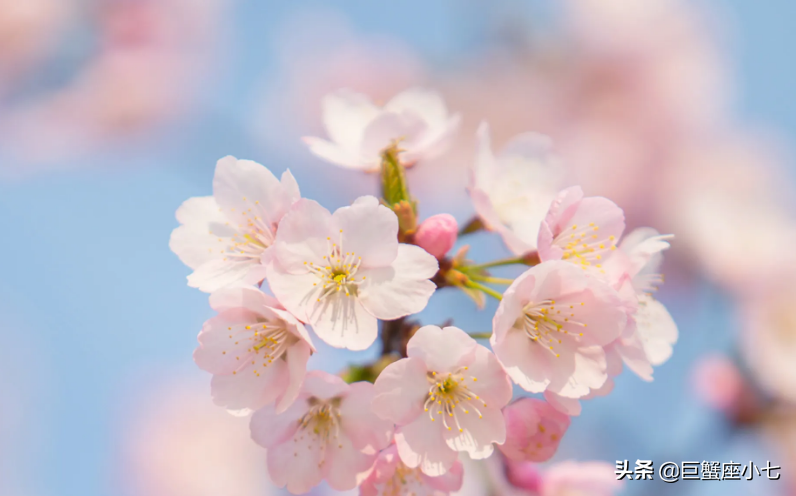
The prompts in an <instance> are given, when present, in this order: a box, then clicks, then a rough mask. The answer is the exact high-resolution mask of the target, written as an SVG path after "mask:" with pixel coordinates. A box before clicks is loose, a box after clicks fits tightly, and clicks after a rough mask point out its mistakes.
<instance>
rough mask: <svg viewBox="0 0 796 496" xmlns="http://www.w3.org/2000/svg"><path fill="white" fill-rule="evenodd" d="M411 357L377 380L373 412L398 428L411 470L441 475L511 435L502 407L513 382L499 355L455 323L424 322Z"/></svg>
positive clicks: (413, 341)
mask: <svg viewBox="0 0 796 496" xmlns="http://www.w3.org/2000/svg"><path fill="white" fill-rule="evenodd" d="M406 350H407V355H408V358H404V359H401V360H398V361H397V362H395V363H392V364H390V365H389V366H388V367H387V368H385V369H384V371H383V372H382V373H381V375H379V377H378V379H376V384H375V386H376V397H375V399H374V400H373V411H374V412H376V414H377V415H379V416H380V417H382V418H386V419H390V420H392V421H393V422H395V423H396V424H398V426H399V428H398V430H397V432H396V434H395V442H396V445H397V446H398V454H399V455H400V457H401V460H402V461H403V463H405V464H406V465H407V466H408V467H411V468H416V467H420V469H421V470H422V471H423V473H425V474H426V475H430V476H438V475H442V474H444V473H446V472H447V471H449V470H451V467H453V466H454V464H455V462H456V460H457V457H458V454H457V453H458V452H460V451H466V452H468V453H469V455H470V457H471V458H473V459H482V458H486V457H488V456H490V455H491V454H492V452H493V449H494V448H493V446H492V444H493V443H498V444H502V443H503V442H504V441H505V439H506V424H505V421H504V419H503V415H502V414H501V412H500V409H501V408H502V407H503V406H504V405H506V403H508V402H509V400H510V399H511V383H510V381H509V379H508V377H507V376H506V374H505V372H503V369H502V368H501V367H500V363H498V361H497V359H496V358H495V356H494V355H493V354H492V353H491V352H490V351H489V350H488V349H486V348H484V347H483V346H481V345H479V344H477V343H476V342H475V340H474V339H473V338H471V337H470V336H469V335H468V334H467V333H465V332H464V331H462V330H461V329H458V328H456V327H445V328H442V329H440V328H439V327H437V326H432V325H429V326H424V327H421V328H420V329H418V330H417V332H416V333H415V335H414V336H412V338H411V339H410V340H409V343H408V345H407V349H406Z"/></svg>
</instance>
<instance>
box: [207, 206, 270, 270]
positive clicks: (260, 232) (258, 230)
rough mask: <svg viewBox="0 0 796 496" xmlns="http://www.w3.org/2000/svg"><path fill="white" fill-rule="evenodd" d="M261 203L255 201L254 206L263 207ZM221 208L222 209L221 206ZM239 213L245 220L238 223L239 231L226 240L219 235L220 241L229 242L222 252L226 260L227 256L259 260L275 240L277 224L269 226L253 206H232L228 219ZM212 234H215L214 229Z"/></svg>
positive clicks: (241, 259)
mask: <svg viewBox="0 0 796 496" xmlns="http://www.w3.org/2000/svg"><path fill="white" fill-rule="evenodd" d="M243 201H244V202H249V204H250V205H251V203H252V202H251V201H250V200H247V199H246V198H243ZM259 204H260V202H259V201H255V202H254V207H253V208H255V209H259V208H261V207H259ZM219 210H222V209H221V208H219ZM239 213H240V216H241V217H242V220H243V222H241V223H239V224H238V225H237V232H235V233H233V234H232V236H231V237H229V238H227V239H226V240H225V239H224V238H222V237H220V235H219V238H218V242H219V243H224V241H226V242H227V243H228V244H227V245H226V246H224V247H223V249H222V250H221V253H222V254H223V255H224V260H225V261H226V260H227V258H232V260H233V261H238V262H252V261H255V262H259V261H260V255H262V253H263V251H264V250H265V249H266V248H268V247H269V246H271V245H272V244H273V242H274V233H276V225H270V226H269V225H268V223H267V222H266V221H264V220H263V219H262V218H260V216H259V215H254V214H253V213H252V209H251V208H248V209H245V210H237V209H235V208H230V209H229V212H228V213H227V214H226V216H227V218H228V219H233V218H236V217H238V214H239ZM255 213H256V212H255ZM233 223H234V221H232V222H226V226H228V227H231V225H232V224H233ZM210 234H213V231H212V230H211V231H210ZM222 246H223V245H222ZM211 251H212V250H211Z"/></svg>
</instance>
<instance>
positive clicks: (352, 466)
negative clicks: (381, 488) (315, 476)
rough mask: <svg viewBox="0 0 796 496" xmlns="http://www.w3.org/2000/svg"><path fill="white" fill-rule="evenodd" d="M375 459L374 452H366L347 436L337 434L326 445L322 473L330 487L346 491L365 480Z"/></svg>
mask: <svg viewBox="0 0 796 496" xmlns="http://www.w3.org/2000/svg"><path fill="white" fill-rule="evenodd" d="M375 461H376V452H373V453H370V454H366V453H364V452H362V451H360V450H359V449H357V448H356V447H355V446H354V445H353V444H352V442H351V439H350V438H348V436H339V437H338V438H337V439H330V440H329V443H328V444H327V446H326V452H325V458H324V463H323V474H324V477H325V478H326V481H327V482H328V483H329V486H330V487H331V488H332V489H335V490H337V491H348V490H350V489H354V488H355V487H357V486H358V485H359V484H361V483H362V481H364V480H365V478H366V477H367V476H368V473H369V471H370V469H371V468H372V467H373V463H374V462H375Z"/></svg>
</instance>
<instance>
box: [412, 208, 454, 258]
mask: <svg viewBox="0 0 796 496" xmlns="http://www.w3.org/2000/svg"><path fill="white" fill-rule="evenodd" d="M458 231H459V226H458V224H456V219H454V218H453V216H452V215H450V214H438V215H433V216H431V217H429V218H428V219H426V220H424V221H423V223H422V224H420V227H418V228H417V232H416V233H415V243H416V244H417V246H419V247H421V248H423V249H424V250H426V251H427V252H429V253H430V254H432V255H434V256H435V257H437V258H442V257H444V256H445V254H446V253H448V251H450V249H451V248H453V245H454V243H456V237H457V233H458Z"/></svg>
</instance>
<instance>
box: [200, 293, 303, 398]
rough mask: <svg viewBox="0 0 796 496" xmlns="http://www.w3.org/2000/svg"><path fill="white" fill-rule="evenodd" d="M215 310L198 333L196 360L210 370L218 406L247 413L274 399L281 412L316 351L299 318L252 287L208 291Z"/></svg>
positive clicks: (295, 393)
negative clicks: (210, 292)
mask: <svg viewBox="0 0 796 496" xmlns="http://www.w3.org/2000/svg"><path fill="white" fill-rule="evenodd" d="M210 306H211V307H212V308H213V309H214V310H216V311H217V312H218V315H217V316H216V317H213V318H212V319H210V320H208V321H207V322H205V325H204V327H203V328H202V332H200V333H199V344H200V346H199V347H198V348H196V351H194V355H193V356H194V360H195V361H196V364H197V365H199V367H201V368H202V369H204V370H206V371H208V372H210V373H212V374H213V380H212V382H211V392H212V395H213V400H214V401H215V403H216V404H217V405H219V406H223V407H225V408H227V409H229V410H232V411H239V412H240V413H249V412H250V411H252V410H256V409H258V408H261V407H263V406H265V405H267V404H269V403H272V402H274V401H276V410H277V412H281V411H284V410H285V408H287V407H288V406H289V405H290V403H292V402H293V400H295V399H296V395H298V392H299V388H300V387H301V383H302V382H303V380H304V374H305V372H306V368H307V360H308V359H309V357H310V353H311V352H312V351H313V350H314V347H313V345H312V341H311V340H310V337H309V335H308V334H307V331H306V330H305V329H304V326H303V325H302V323H301V322H299V321H298V319H296V318H295V317H293V316H292V315H290V313H288V312H287V311H285V309H284V308H283V307H282V305H280V304H279V302H278V301H276V300H275V299H274V298H272V297H270V296H268V295H266V294H264V293H263V292H262V291H260V290H258V289H255V288H228V289H221V290H219V291H216V292H215V293H213V294H212V295H211V296H210Z"/></svg>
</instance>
